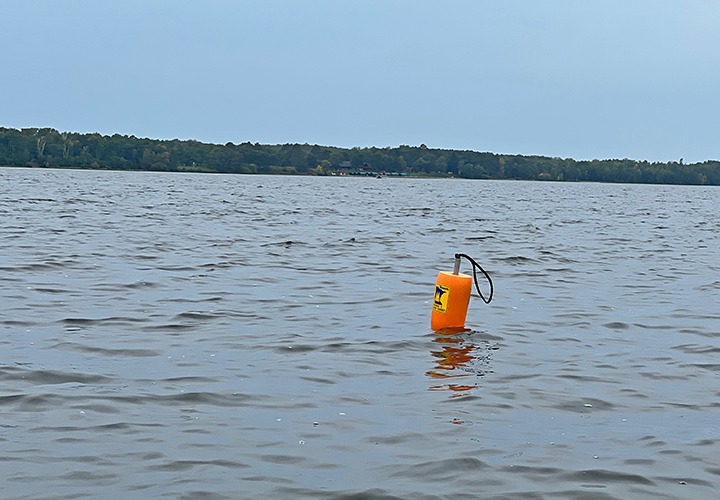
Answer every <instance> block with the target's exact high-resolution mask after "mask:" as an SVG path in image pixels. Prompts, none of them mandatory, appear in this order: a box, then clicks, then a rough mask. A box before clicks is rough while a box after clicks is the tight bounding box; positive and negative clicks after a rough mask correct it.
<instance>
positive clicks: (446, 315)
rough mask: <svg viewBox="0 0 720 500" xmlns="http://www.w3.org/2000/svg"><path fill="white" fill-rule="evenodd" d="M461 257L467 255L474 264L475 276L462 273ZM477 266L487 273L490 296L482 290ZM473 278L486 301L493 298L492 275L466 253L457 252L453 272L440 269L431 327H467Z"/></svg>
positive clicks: (436, 329)
mask: <svg viewBox="0 0 720 500" xmlns="http://www.w3.org/2000/svg"><path fill="white" fill-rule="evenodd" d="M460 257H466V258H467V259H469V260H470V262H471V263H472V264H473V276H470V275H468V274H462V273H460ZM475 267H478V268H479V269H480V270H481V271H482V272H483V274H485V276H486V278H487V279H488V282H489V283H490V298H489V299H487V300H486V299H485V297H484V296H483V295H482V293H481V292H480V288H479V287H478V285H477V277H476V275H475ZM473 279H474V280H475V286H476V287H477V289H478V293H479V294H480V297H481V298H482V299H483V301H484V302H485V303H489V302H490V301H491V300H492V294H493V286H492V280H490V276H488V274H487V273H486V272H485V270H484V269H483V268H482V267H480V265H479V264H477V263H476V262H475V261H474V260H472V258H470V257H468V256H467V255H465V254H455V269H454V270H453V272H452V273H449V272H447V271H440V272H439V273H438V277H437V281H436V282H435V296H434V297H433V308H432V316H431V318H430V328H432V329H433V330H435V331H438V330H443V329H458V328H460V329H461V328H464V327H465V318H466V317H467V310H468V305H469V304H470V291H471V290H472V283H473Z"/></svg>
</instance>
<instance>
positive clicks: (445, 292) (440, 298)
mask: <svg viewBox="0 0 720 500" xmlns="http://www.w3.org/2000/svg"><path fill="white" fill-rule="evenodd" d="M449 297H450V287H449V286H445V285H440V284H439V283H436V284H435V298H434V299H433V311H437V312H441V313H444V312H447V305H448V298H449Z"/></svg>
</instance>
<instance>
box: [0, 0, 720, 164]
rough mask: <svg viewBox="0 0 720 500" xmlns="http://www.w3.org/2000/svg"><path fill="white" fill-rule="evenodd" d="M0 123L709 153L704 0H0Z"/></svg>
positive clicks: (530, 149) (592, 153)
mask: <svg viewBox="0 0 720 500" xmlns="http://www.w3.org/2000/svg"><path fill="white" fill-rule="evenodd" d="M0 23H1V26H2V28H1V29H0V72H1V75H2V76H1V77H0V95H1V96H2V98H0V126H5V127H15V128H21V127H37V126H41V127H53V128H57V129H59V130H69V131H77V132H95V131H97V132H100V133H103V134H113V133H121V134H133V135H136V136H142V137H151V138H160V139H171V138H176V137H177V138H180V139H197V140H200V141H207V142H216V143H225V142H227V141H233V142H235V143H240V142H245V141H248V140H249V141H252V142H261V143H271V144H274V143H286V142H299V143H304V142H308V143H311V144H323V145H334V146H342V147H352V146H379V147H385V146H397V145H399V144H410V145H419V144H420V143H425V144H427V145H428V146H429V147H437V148H453V149H472V150H477V151H492V152H496V153H508V154H513V153H519V154H528V155H529V154H539V155H547V156H560V157H573V158H577V159H590V158H626V157H627V158H635V159H648V160H651V161H668V160H677V159H679V158H680V157H684V158H685V161H686V162H691V161H693V162H694V161H704V160H707V159H720V134H719V133H718V132H719V131H720V127H719V125H718V124H719V122H720V119H719V117H720V2H718V1H717V0H697V1H680V0H638V1H632V0H623V1H615V0H602V1H597V0H596V1H582V0H549V1H541V0H524V1H522V0H497V1H483V0H475V1H453V0H443V1H422V0H414V1H393V0H377V1H376V0H363V1H339V0H334V1H330V0H315V1H312V0H307V1H300V0H295V1H291V0H277V1H273V0H257V1H212V0H203V1H200V0H196V1H184V0H172V1H169V0H168V1H153V0H122V1H109V0H103V1H100V0H97V1H95V0H93V1H89V0H76V1H64V0H47V1H37V0H2V1H0Z"/></svg>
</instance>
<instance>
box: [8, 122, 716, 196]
mask: <svg viewBox="0 0 720 500" xmlns="http://www.w3.org/2000/svg"><path fill="white" fill-rule="evenodd" d="M0 165H6V166H29V167H60V168H92V169H119V170H161V171H179V172H183V171H185V172H189V171H193V172H225V173H240V174H300V175H338V174H347V175H375V174H377V173H382V174H387V175H411V176H414V175H426V176H433V177H450V176H452V177H463V178H469V179H534V180H554V181H594V182H635V183H654V184H710V185H720V162H718V161H706V162H703V163H694V164H684V163H683V162H682V159H681V160H680V161H678V162H668V163H657V162H653V163H650V162H647V161H635V160H629V159H623V160H592V161H576V160H573V159H569V158H549V157H545V156H523V155H504V154H495V153H480V152H476V151H455V150H447V149H432V148H428V147H426V146H425V145H424V144H423V145H420V146H399V147H395V148H390V147H387V148H375V147H372V148H352V149H344V148H337V147H329V146H318V145H309V144H282V145H267V144H259V143H254V144H253V143H250V142H244V143H241V144H233V143H232V142H228V143H227V144H224V145H220V144H207V143H202V142H198V141H194V140H188V141H181V140H178V139H175V140H155V139H143V138H138V137H135V136H127V135H118V134H115V135H112V136H106V135H100V134H79V133H73V132H58V131H57V130H55V129H52V128H26V129H22V130H17V129H12V128H2V127H0Z"/></svg>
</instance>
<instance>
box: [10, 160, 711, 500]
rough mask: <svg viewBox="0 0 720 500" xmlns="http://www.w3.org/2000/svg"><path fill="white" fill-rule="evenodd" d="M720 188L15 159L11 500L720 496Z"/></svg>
mask: <svg viewBox="0 0 720 500" xmlns="http://www.w3.org/2000/svg"><path fill="white" fill-rule="evenodd" d="M719 199H720V189H719V188H717V187H690V186H651V185H606V184H585V183H549V182H548V183H541V182H512V181H467V180H414V179H390V178H385V179H368V178H364V179H356V178H340V177H324V178H310V177H270V176H242V175H234V176H233V175H205V174H174V173H140V172H106V171H71V170H66V171H63V170H44V169H10V168H2V169H0V270H1V271H2V272H1V273H0V304H1V306H0V328H1V331H2V336H0V498H3V499H5V500H9V499H17V500H19V499H71V498H72V499H77V498H112V499H114V498H117V499H129V498H132V499H146V498H177V499H213V500H214V499H225V498H228V499H235V498H261V497H266V498H293V499H297V498H308V499H315V498H320V499H326V500H330V499H332V500H337V499H439V498H442V499H457V498H496V499H559V498H560V499H593V500H609V499H626V498H633V499H658V498H663V499H680V498H682V499H688V498H692V499H714V498H717V495H718V493H717V490H718V487H720V312H718V303H719V300H720V252H718V247H719V246H720V219H718V216H717V212H718V210H717V209H718V200H719ZM456 252H464V253H467V254H469V255H471V256H473V257H475V259H476V260H478V261H479V262H480V263H481V264H482V265H483V267H485V269H486V270H487V271H488V272H489V273H490V275H491V276H492V278H493V280H494V283H495V298H494V300H493V301H492V302H491V304H490V305H485V304H484V303H482V301H480V300H479V299H477V298H474V299H472V300H471V303H470V310H469V313H468V319H467V323H466V326H467V327H468V328H469V329H470V330H471V331H468V332H465V333H461V334H457V335H452V336H443V335H438V334H435V333H434V332H432V331H431V330H430V312H431V306H432V304H431V302H432V296H433V289H434V282H435V278H436V276H437V272H438V271H440V270H448V271H449V270H452V266H453V255H454V253H456ZM462 270H463V271H465V272H468V271H469V266H467V264H463V269H462ZM481 284H482V283H481Z"/></svg>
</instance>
